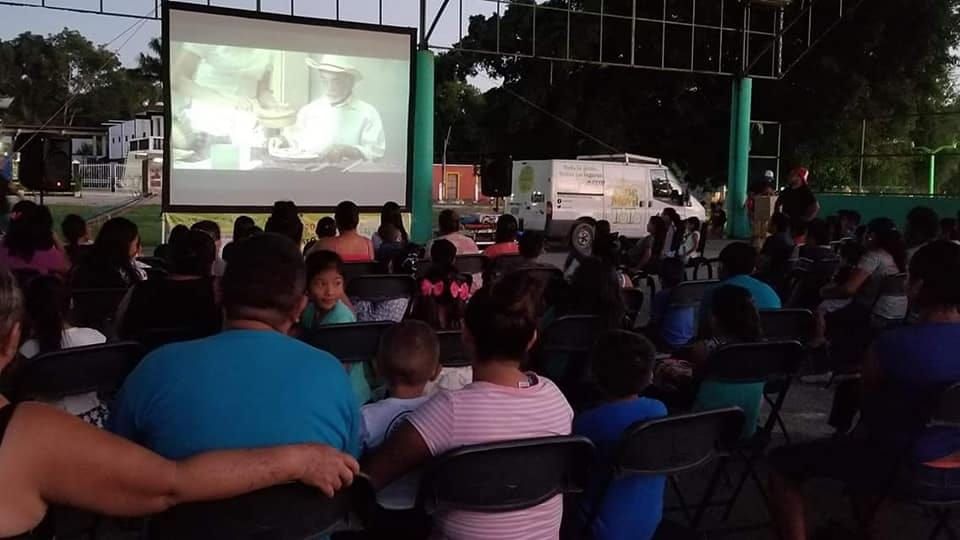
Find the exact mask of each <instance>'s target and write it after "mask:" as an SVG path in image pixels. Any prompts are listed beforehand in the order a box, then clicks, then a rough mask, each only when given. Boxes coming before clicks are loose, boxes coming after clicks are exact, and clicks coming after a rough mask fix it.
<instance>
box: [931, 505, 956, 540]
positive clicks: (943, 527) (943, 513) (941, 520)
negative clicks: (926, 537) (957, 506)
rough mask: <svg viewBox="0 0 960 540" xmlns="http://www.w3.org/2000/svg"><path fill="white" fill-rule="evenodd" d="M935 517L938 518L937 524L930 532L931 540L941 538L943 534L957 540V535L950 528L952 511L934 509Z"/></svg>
mask: <svg viewBox="0 0 960 540" xmlns="http://www.w3.org/2000/svg"><path fill="white" fill-rule="evenodd" d="M933 515H934V516H935V517H936V518H937V523H936V525H935V526H934V527H933V530H932V531H930V540H935V539H936V538H939V537H940V533H941V532H946V534H947V537H948V538H950V539H951V540H957V533H956V532H955V531H954V530H953V527H951V526H950V510H949V509H946V508H935V509H933Z"/></svg>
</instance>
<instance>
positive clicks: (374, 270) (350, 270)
mask: <svg viewBox="0 0 960 540" xmlns="http://www.w3.org/2000/svg"><path fill="white" fill-rule="evenodd" d="M382 273H383V267H382V266H381V264H380V263H378V262H376V261H369V262H352V263H344V264H343V280H344V281H345V282H347V283H350V282H351V281H353V279H354V278H358V277H361V276H372V275H376V274H382Z"/></svg>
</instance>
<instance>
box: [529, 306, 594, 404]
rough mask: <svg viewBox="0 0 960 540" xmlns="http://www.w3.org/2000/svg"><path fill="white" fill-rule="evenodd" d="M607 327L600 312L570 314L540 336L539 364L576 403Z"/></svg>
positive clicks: (550, 326) (548, 327) (553, 323)
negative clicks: (597, 345) (598, 340)
mask: <svg viewBox="0 0 960 540" xmlns="http://www.w3.org/2000/svg"><path fill="white" fill-rule="evenodd" d="M603 330H605V326H604V323H603V321H602V320H601V319H600V317H597V316H596V315H569V316H566V317H560V318H559V319H557V320H555V321H553V322H552V323H550V325H549V326H547V328H546V329H545V330H544V331H543V335H542V336H541V337H540V343H539V345H538V349H537V364H538V365H539V366H540V368H541V370H542V371H543V372H544V374H545V375H546V376H547V377H550V378H551V379H553V381H554V382H556V383H557V386H559V387H560V390H561V391H562V392H563V393H564V395H566V396H567V398H568V399H570V400H572V401H573V402H576V401H577V400H578V397H579V395H580V393H581V392H582V390H583V386H584V384H585V383H586V382H587V378H588V376H589V363H590V352H591V351H592V349H593V345H594V343H595V342H596V341H597V338H598V337H599V336H600V333H601V332H603Z"/></svg>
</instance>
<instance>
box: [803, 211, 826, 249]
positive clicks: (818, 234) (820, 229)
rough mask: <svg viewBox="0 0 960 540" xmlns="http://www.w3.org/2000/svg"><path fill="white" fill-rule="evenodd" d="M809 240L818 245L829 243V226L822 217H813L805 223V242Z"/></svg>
mask: <svg viewBox="0 0 960 540" xmlns="http://www.w3.org/2000/svg"><path fill="white" fill-rule="evenodd" d="M811 240H813V241H814V242H816V244H817V245H818V246H829V245H830V226H829V225H827V222H826V221H824V220H822V219H819V218H817V219H814V220H813V221H811V222H810V224H809V225H807V243H809V242H810V241H811Z"/></svg>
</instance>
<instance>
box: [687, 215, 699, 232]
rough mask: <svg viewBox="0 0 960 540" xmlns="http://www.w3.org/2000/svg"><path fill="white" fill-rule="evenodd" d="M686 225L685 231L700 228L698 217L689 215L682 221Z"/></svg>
mask: <svg viewBox="0 0 960 540" xmlns="http://www.w3.org/2000/svg"><path fill="white" fill-rule="evenodd" d="M683 223H684V224H685V225H686V226H687V232H691V233H692V232H697V231H699V230H700V218H695V217H690V218H687V219H686V220H685V221H684V222H683Z"/></svg>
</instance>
